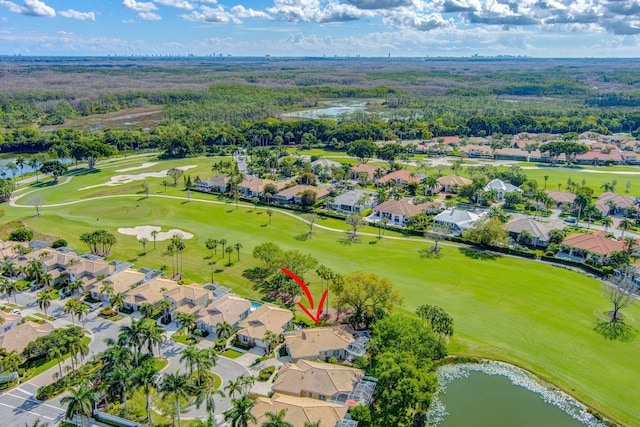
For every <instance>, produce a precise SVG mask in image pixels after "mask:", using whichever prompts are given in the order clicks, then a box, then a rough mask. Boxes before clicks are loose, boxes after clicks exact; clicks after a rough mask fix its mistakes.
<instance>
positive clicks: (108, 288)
mask: <svg viewBox="0 0 640 427" xmlns="http://www.w3.org/2000/svg"><path fill="white" fill-rule="evenodd" d="M98 291H99V292H100V293H101V294H102V295H104V296H105V297H107V298H108V299H109V301H111V297H113V284H112V283H111V282H104V281H103V282H102V286H100V289H99V290H98ZM112 308H113V307H112Z"/></svg>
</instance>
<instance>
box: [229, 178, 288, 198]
mask: <svg viewBox="0 0 640 427" xmlns="http://www.w3.org/2000/svg"><path fill="white" fill-rule="evenodd" d="M268 184H273V185H275V187H276V188H277V189H278V190H281V189H283V188H284V186H285V185H286V184H287V183H286V182H285V181H272V180H270V179H262V178H257V177H255V176H247V177H245V179H244V180H242V182H241V183H240V185H238V190H239V191H240V193H241V194H242V195H243V196H244V197H264V187H265V186H267V185H268Z"/></svg>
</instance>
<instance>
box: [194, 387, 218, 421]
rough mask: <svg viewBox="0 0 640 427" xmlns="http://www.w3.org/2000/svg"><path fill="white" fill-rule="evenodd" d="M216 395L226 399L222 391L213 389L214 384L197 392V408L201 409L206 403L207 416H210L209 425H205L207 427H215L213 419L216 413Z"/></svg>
mask: <svg viewBox="0 0 640 427" xmlns="http://www.w3.org/2000/svg"><path fill="white" fill-rule="evenodd" d="M216 395H218V396H220V397H224V393H222V392H221V391H220V390H214V389H213V384H211V385H210V386H209V387H204V388H198V389H197V391H196V408H197V409H200V406H202V404H203V403H204V404H205V409H206V410H207V414H208V415H209V417H208V419H207V424H205V425H206V426H207V427H213V426H214V425H215V424H214V422H213V419H214V416H215V412H216V402H215V396H216Z"/></svg>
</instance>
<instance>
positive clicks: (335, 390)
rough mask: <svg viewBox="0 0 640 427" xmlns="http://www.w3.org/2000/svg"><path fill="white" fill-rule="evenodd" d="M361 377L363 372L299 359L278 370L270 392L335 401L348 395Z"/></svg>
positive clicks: (342, 366)
mask: <svg viewBox="0 0 640 427" xmlns="http://www.w3.org/2000/svg"><path fill="white" fill-rule="evenodd" d="M364 376H365V375H364V371H363V370H362V369H355V368H351V367H348V366H344V365H334V364H331V363H323V362H313V361H310V360H304V359H300V360H298V361H297V362H295V363H287V364H285V365H284V366H283V367H282V368H281V369H280V373H279V374H278V378H277V379H276V380H275V382H274V383H273V387H272V388H273V391H275V392H276V393H280V394H287V395H290V396H299V397H310V398H312V399H320V400H330V399H333V400H338V396H339V395H341V394H343V395H344V394H350V393H351V392H352V391H353V390H354V389H355V388H356V386H357V384H358V383H359V382H360V381H362V380H363V379H364Z"/></svg>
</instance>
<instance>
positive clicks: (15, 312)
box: [11, 308, 22, 314]
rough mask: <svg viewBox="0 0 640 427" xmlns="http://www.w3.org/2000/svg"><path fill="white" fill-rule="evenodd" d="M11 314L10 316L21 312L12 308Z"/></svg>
mask: <svg viewBox="0 0 640 427" xmlns="http://www.w3.org/2000/svg"><path fill="white" fill-rule="evenodd" d="M11 313H12V314H22V311H20V310H19V309H17V308H14V309H13V310H11Z"/></svg>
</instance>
